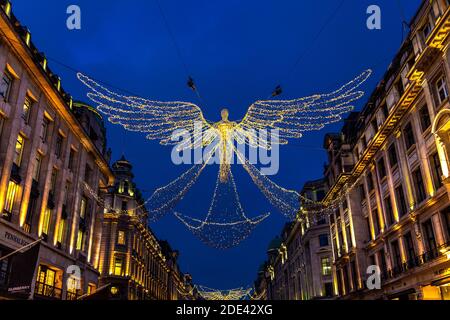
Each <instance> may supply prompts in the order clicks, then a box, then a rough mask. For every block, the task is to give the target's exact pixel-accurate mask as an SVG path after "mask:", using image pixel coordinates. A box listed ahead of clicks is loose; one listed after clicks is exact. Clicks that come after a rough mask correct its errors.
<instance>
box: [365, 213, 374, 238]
mask: <svg viewBox="0 0 450 320" xmlns="http://www.w3.org/2000/svg"><path fill="white" fill-rule="evenodd" d="M364 220H366V227H367V235H368V237H367V240H368V241H369V242H370V240H372V232H371V229H370V220H369V217H364Z"/></svg>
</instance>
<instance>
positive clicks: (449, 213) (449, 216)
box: [443, 207, 450, 242]
mask: <svg viewBox="0 0 450 320" xmlns="http://www.w3.org/2000/svg"><path fill="white" fill-rule="evenodd" d="M443 214H444V221H445V225H446V228H447V242H450V207H447V209H445V210H444V213H443Z"/></svg>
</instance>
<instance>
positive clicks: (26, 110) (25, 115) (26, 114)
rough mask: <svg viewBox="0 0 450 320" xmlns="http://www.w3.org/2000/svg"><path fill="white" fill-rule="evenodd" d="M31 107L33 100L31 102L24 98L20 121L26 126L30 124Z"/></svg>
mask: <svg viewBox="0 0 450 320" xmlns="http://www.w3.org/2000/svg"><path fill="white" fill-rule="evenodd" d="M32 106H33V100H31V98H30V97H28V96H27V97H25V102H24V103H23V110H22V119H23V120H24V121H25V123H26V124H28V123H29V122H30V114H31V107H32Z"/></svg>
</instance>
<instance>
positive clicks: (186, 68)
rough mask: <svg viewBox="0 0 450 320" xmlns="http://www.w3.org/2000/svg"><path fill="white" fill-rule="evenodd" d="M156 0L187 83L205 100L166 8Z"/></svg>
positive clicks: (199, 97) (200, 98)
mask: <svg viewBox="0 0 450 320" xmlns="http://www.w3.org/2000/svg"><path fill="white" fill-rule="evenodd" d="M155 2H156V5H157V6H158V10H159V13H160V15H161V18H162V20H163V22H164V26H165V27H166V30H167V33H168V34H169V37H170V39H171V41H172V44H173V46H174V48H175V51H176V54H177V56H178V59H179V60H180V63H181V64H182V66H183V69H184V71H185V73H186V76H187V78H188V80H187V83H186V84H187V86H188V87H189V88H190V89H191V90H192V91H194V92H195V94H196V95H197V97H198V99H199V100H200V101H201V102H204V101H203V99H202V97H201V95H200V92H199V90H198V87H197V86H196V85H195V83H194V79H193V78H192V76H191V73H190V72H189V68H188V65H187V63H186V61H185V60H184V58H183V55H182V53H181V48H180V46H179V44H178V42H177V39H176V37H175V35H174V33H173V31H172V28H171V27H170V24H169V20H168V19H167V16H166V14H165V13H164V10H163V8H162V6H161V3H160V2H159V0H155Z"/></svg>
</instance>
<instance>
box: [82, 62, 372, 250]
mask: <svg viewBox="0 0 450 320" xmlns="http://www.w3.org/2000/svg"><path fill="white" fill-rule="evenodd" d="M371 73H372V71H371V70H366V71H364V72H363V73H361V74H360V75H358V76H357V77H355V78H354V79H353V80H351V81H350V82H348V83H346V84H344V85H343V86H342V87H340V88H339V89H338V90H335V91H333V92H331V93H328V94H315V95H311V96H308V97H303V98H299V99H293V100H267V101H256V102H255V103H253V104H252V105H251V106H250V107H249V109H248V111H247V113H246V115H245V116H244V118H243V119H242V120H241V121H239V122H232V121H229V120H228V111H227V110H222V120H221V121H219V122H216V123H211V122H209V121H207V120H206V119H205V118H204V116H203V113H202V111H201V109H200V107H198V106H196V105H195V104H192V103H189V102H179V101H175V102H161V101H153V100H148V99H144V98H140V97H135V96H126V95H121V94H118V93H115V92H112V91H110V90H109V89H107V88H105V87H104V86H102V85H100V84H99V83H97V82H96V81H94V80H93V79H91V78H89V77H87V76H85V75H83V74H81V73H78V75H77V76H78V79H79V80H80V81H81V82H82V83H83V84H85V85H86V86H87V87H88V88H89V89H90V92H88V94H87V96H88V97H89V99H90V100H91V101H93V102H94V103H95V104H96V107H97V109H98V110H99V111H100V112H101V113H103V114H104V115H106V116H107V118H108V120H109V121H110V122H111V123H113V124H117V125H121V126H122V127H123V128H124V129H126V130H128V131H136V132H142V133H145V134H146V138H147V139H149V140H158V141H159V142H160V144H162V145H174V146H175V148H176V151H183V150H192V149H196V148H200V149H206V148H210V149H209V152H207V156H206V160H205V161H203V162H201V163H199V164H195V165H194V166H192V167H191V168H190V169H189V170H187V171H186V172H184V173H183V174H181V175H180V176H179V177H177V178H176V179H175V180H173V181H172V182H171V183H169V184H168V185H166V186H165V187H162V188H159V189H157V190H156V191H155V192H154V193H153V195H152V196H151V197H150V198H149V199H147V201H145V203H144V204H147V203H149V204H150V213H151V214H150V219H151V220H152V221H156V220H158V219H160V218H161V217H162V216H164V215H165V214H166V213H168V212H172V213H173V214H175V216H176V217H177V218H178V219H179V220H180V221H181V222H182V223H183V224H184V225H185V226H186V227H187V228H188V229H189V230H190V231H191V232H192V233H193V234H194V235H196V236H197V237H198V238H199V239H200V240H201V241H203V242H205V243H206V244H207V245H209V246H212V247H215V248H221V249H224V248H230V247H233V246H236V245H238V244H239V243H241V242H242V241H243V240H244V239H245V238H247V237H248V236H249V235H250V234H251V232H252V231H253V229H254V228H255V227H256V226H257V225H258V224H259V223H261V222H262V221H264V220H265V219H266V218H267V217H268V216H269V215H270V213H269V214H265V215H261V216H257V217H255V218H252V219H250V218H248V217H247V216H246V215H245V212H244V210H243V208H242V204H241V202H240V199H239V195H238V192H237V187H236V183H235V180H234V177H233V175H232V173H231V159H232V157H233V155H234V154H236V155H237V157H238V159H239V160H240V162H241V164H242V165H243V167H244V168H245V170H246V171H247V173H248V174H249V175H250V177H251V178H252V181H253V183H254V184H255V185H256V186H257V187H258V188H259V189H260V190H261V192H262V193H263V195H264V196H265V197H266V198H267V199H268V200H269V202H270V203H271V204H272V206H274V207H275V208H277V209H278V210H279V211H280V212H281V213H282V214H283V215H284V216H285V217H287V218H288V219H290V220H292V219H294V218H296V217H298V214H299V212H300V213H301V210H300V209H301V208H300V202H302V203H307V204H308V206H307V207H308V208H314V210H315V211H314V213H315V214H317V215H321V214H326V213H329V212H330V210H332V208H334V207H335V206H338V204H340V202H341V198H342V197H338V198H337V199H335V200H334V201H333V202H332V203H331V204H329V205H327V206H324V205H323V204H322V203H316V202H314V201H311V200H309V199H307V198H305V197H303V196H302V195H300V194H299V193H298V192H296V191H293V190H288V189H285V188H283V187H281V186H279V185H277V184H276V183H274V182H273V181H271V180H270V179H269V178H268V177H267V176H265V175H264V174H262V172H261V171H260V170H258V169H257V168H256V167H255V166H254V165H252V164H251V163H250V161H249V160H248V159H247V158H246V157H245V156H244V155H243V154H242V153H241V152H240V151H239V150H238V149H239V148H236V146H235V143H237V144H241V145H246V146H248V147H250V148H257V147H258V148H263V149H266V150H270V149H272V146H273V145H274V144H280V145H284V144H287V143H288V140H289V139H293V138H301V137H302V135H303V133H304V132H308V131H313V130H320V129H322V128H323V127H324V126H326V125H328V124H330V123H335V122H338V121H340V120H341V119H342V115H343V114H345V113H347V112H349V111H351V110H353V106H352V102H354V101H356V100H358V99H360V98H361V97H362V96H363V95H364V92H363V91H359V90H357V88H358V87H360V86H361V85H362V84H363V83H364V82H365V81H366V80H367V79H368V77H369V76H370V75H371ZM177 131H180V132H181V133H180V134H181V135H183V134H184V135H185V134H188V135H189V137H190V139H185V140H182V142H181V143H180V142H179V139H174V134H175V136H176V133H177ZM269 137H270V141H269ZM211 146H212V147H211ZM215 155H219V161H220V162H219V163H220V167H219V170H218V177H217V181H216V186H215V188H214V192H213V197H212V200H211V205H210V207H209V210H208V213H207V215H206V217H205V219H204V220H200V219H198V218H192V217H189V216H186V215H183V214H181V213H178V212H175V208H176V206H177V205H178V203H179V202H180V201H181V200H182V199H183V198H184V196H185V195H186V194H187V192H188V191H189V190H190V189H191V188H192V187H193V185H194V184H195V183H196V182H197V180H198V178H199V177H200V175H201V173H202V172H203V171H204V169H205V167H206V165H207V164H208V163H209V162H210V160H211V158H212V157H213V156H215ZM344 190H349V189H348V187H347V189H344ZM227 197H228V198H227ZM309 212H310V213H311V212H313V211H309Z"/></svg>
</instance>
